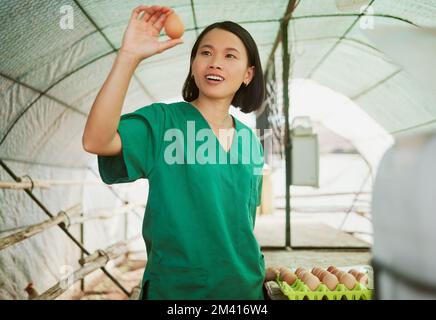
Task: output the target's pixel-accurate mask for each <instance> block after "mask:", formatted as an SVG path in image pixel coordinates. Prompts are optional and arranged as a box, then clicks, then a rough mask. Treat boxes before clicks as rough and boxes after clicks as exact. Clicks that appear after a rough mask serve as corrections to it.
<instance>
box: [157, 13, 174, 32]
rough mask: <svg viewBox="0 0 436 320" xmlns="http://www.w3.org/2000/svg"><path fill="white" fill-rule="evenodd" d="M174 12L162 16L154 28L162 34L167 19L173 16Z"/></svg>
mask: <svg viewBox="0 0 436 320" xmlns="http://www.w3.org/2000/svg"><path fill="white" fill-rule="evenodd" d="M171 13H172V12H167V13H164V14H162V15H161V16H160V17H159V19H157V20H156V22H155V23H154V24H153V27H154V28H155V29H156V30H158V31H159V32H160V30H162V28H163V26H164V24H165V20H166V18H167V17H168V16H169V15H170V14H171Z"/></svg>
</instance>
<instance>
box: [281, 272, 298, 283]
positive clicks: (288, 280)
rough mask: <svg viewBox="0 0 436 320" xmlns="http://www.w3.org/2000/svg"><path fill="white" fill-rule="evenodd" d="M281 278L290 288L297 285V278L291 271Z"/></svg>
mask: <svg viewBox="0 0 436 320" xmlns="http://www.w3.org/2000/svg"><path fill="white" fill-rule="evenodd" d="M281 278H282V280H283V281H285V282H286V283H287V284H289V285H290V286H292V285H293V284H294V283H295V280H297V276H296V275H295V274H294V273H293V272H291V271H288V272H285V273H284V274H283V276H282V277H281Z"/></svg>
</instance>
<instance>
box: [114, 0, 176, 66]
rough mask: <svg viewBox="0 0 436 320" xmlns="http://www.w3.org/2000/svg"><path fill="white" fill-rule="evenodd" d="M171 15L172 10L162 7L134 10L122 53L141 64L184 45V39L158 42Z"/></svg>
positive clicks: (121, 49) (143, 7)
mask: <svg viewBox="0 0 436 320" xmlns="http://www.w3.org/2000/svg"><path fill="white" fill-rule="evenodd" d="M141 13H143V15H141ZM171 13H173V10H172V9H171V8H169V7H162V6H151V7H149V6H143V5H141V6H138V7H136V8H135V9H133V12H132V15H131V17H130V21H129V25H128V26H127V29H126V31H125V33H124V37H123V41H122V45H121V48H120V52H123V53H127V54H129V55H131V56H132V57H134V58H135V59H137V60H138V62H140V61H142V60H143V59H146V58H148V57H150V56H153V55H155V54H157V53H161V52H163V51H165V50H167V49H169V48H172V47H174V46H176V45H178V44H181V43H183V40H182V39H169V40H166V41H162V42H159V41H158V39H159V33H160V31H161V30H162V28H163V26H164V24H165V20H166V18H167V17H168V16H169V15H170V14H171Z"/></svg>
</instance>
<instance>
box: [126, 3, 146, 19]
mask: <svg viewBox="0 0 436 320" xmlns="http://www.w3.org/2000/svg"><path fill="white" fill-rule="evenodd" d="M147 8H148V7H147V6H137V7H136V8H135V9H133V10H132V15H131V16H130V20H134V19H138V16H139V14H140V13H141V12H142V11H144V10H146V9H147Z"/></svg>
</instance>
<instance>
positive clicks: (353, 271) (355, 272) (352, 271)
mask: <svg viewBox="0 0 436 320" xmlns="http://www.w3.org/2000/svg"><path fill="white" fill-rule="evenodd" d="M348 273H349V274H352V275H353V276H354V277H355V278H357V275H358V274H359V271H357V270H356V269H351V270H348Z"/></svg>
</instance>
